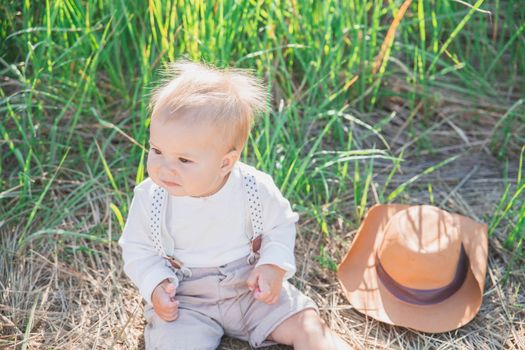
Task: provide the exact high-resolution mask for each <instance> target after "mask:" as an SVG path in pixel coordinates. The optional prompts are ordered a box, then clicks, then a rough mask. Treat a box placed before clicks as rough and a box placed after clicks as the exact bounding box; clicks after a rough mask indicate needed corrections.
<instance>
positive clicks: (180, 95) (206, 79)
mask: <svg viewBox="0 0 525 350" xmlns="http://www.w3.org/2000/svg"><path fill="white" fill-rule="evenodd" d="M163 78H164V79H163V83H162V84H161V85H160V86H159V87H158V88H156V89H155V90H154V91H153V95H152V97H151V100H150V109H151V111H152V118H155V117H156V116H157V115H160V114H161V115H163V116H168V117H169V118H177V119H178V118H184V120H190V121H194V120H196V121H210V122H212V123H214V124H216V125H217V126H218V127H219V128H220V129H222V130H221V131H222V132H223V133H224V137H225V140H226V142H228V143H229V144H228V147H230V148H231V149H236V150H238V151H239V152H240V151H241V150H242V148H243V147H244V144H245V143H246V140H247V139H248V135H249V133H250V129H251V127H252V124H253V120H254V118H255V116H256V115H258V114H260V113H264V112H267V111H268V101H267V100H268V93H267V92H266V89H265V88H264V86H263V85H262V83H261V82H260V81H259V79H257V78H256V77H255V76H254V75H253V73H252V72H251V71H248V70H244V69H237V68H228V69H218V68H216V67H212V66H210V65H205V64H202V63H195V62H191V61H187V60H179V61H176V62H174V63H171V64H169V65H168V66H167V69H166V70H165V71H164V74H163Z"/></svg>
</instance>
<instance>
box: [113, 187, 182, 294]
mask: <svg viewBox="0 0 525 350" xmlns="http://www.w3.org/2000/svg"><path fill="white" fill-rule="evenodd" d="M148 198H149V197H148V193H147V191H146V189H145V188H140V186H139V187H136V188H135V195H134V196H133V200H132V202H131V206H130V208H129V213H128V218H127V220H126V225H125V226H124V232H123V234H122V237H121V238H120V239H119V245H120V247H121V248H122V255H123V259H124V271H125V272H126V274H127V275H128V277H129V278H130V279H131V281H132V282H133V283H134V284H135V285H136V286H137V287H138V289H139V291H140V294H141V295H142V296H143V298H144V299H145V300H146V302H147V303H150V304H151V303H152V294H153V291H154V289H155V288H156V287H157V286H158V285H159V284H160V283H161V282H162V281H164V280H165V279H170V280H171V281H172V282H173V283H174V285H175V287H176V286H178V280H177V277H176V275H175V274H174V273H173V272H172V271H171V270H170V268H169V267H168V266H167V265H166V261H165V259H164V258H162V257H161V256H159V255H158V253H157V251H156V250H155V247H154V245H153V242H152V238H151V231H150V227H149V213H148V210H147V208H148V206H149V201H148Z"/></svg>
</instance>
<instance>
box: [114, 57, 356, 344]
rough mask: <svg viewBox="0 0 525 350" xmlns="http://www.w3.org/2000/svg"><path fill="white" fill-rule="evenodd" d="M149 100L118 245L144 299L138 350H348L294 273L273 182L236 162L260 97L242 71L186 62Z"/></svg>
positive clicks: (284, 215) (292, 219)
mask: <svg viewBox="0 0 525 350" xmlns="http://www.w3.org/2000/svg"><path fill="white" fill-rule="evenodd" d="M171 68H172V69H171V70H170V74H169V75H168V76H167V80H166V82H165V83H164V84H163V85H162V86H161V87H160V88H158V89H157V90H156V91H155V93H154V94H153V95H152V96H153V97H152V100H151V108H152V116H151V124H150V140H149V141H150V151H149V154H148V164H147V170H148V174H149V178H147V179H146V180H144V181H143V182H142V183H140V184H139V185H138V186H136V187H135V191H134V197H133V201H132V203H131V206H130V210H129V214H128V218H127V222H126V225H125V228H124V233H123V235H122V237H121V238H120V240H119V244H120V246H121V248H122V252H123V258H124V270H125V272H126V274H127V275H128V276H129V277H130V279H131V280H132V281H133V283H134V284H135V285H136V286H137V287H138V289H139V291H140V293H141V295H142V296H143V297H144V299H145V300H146V306H145V309H144V315H145V318H146V320H147V322H148V324H147V326H146V328H145V331H144V337H145V344H146V348H147V349H215V348H217V347H218V345H219V343H220V340H221V337H222V336H223V335H224V334H227V335H229V336H231V337H235V338H239V339H242V340H245V341H248V342H249V343H250V345H251V346H252V347H256V348H257V347H262V346H267V345H271V344H276V343H281V344H287V345H292V346H293V347H294V348H296V349H349V348H350V347H349V346H348V345H347V344H346V343H345V342H344V341H343V340H342V339H341V338H340V337H339V336H337V335H336V334H335V333H334V332H332V331H331V330H330V329H329V328H328V327H327V326H326V325H325V323H324V322H323V320H322V319H321V318H320V317H319V311H318V309H317V306H316V305H315V303H314V302H313V301H312V300H311V299H310V298H308V297H307V296H305V295H304V294H302V293H301V292H300V291H299V290H298V289H297V288H295V287H294V286H293V285H292V284H290V283H289V282H288V281H287V280H288V279H289V278H290V277H292V276H293V274H294V273H295V259H294V244H295V235H296V232H295V223H296V222H297V220H298V216H297V214H296V213H294V212H293V211H292V209H291V207H290V204H289V202H288V201H287V200H286V199H285V198H284V197H283V196H282V194H281V193H280V191H279V189H278V188H277V186H276V185H275V184H274V182H273V180H272V178H271V177H270V176H269V175H267V174H265V173H263V172H261V171H258V170H256V169H255V168H253V167H251V166H248V165H246V164H243V163H242V162H240V161H239V157H240V155H241V152H242V150H243V147H244V145H245V143H246V140H247V138H248V135H249V132H250V128H251V125H252V120H253V118H254V116H256V115H257V114H260V113H263V112H265V111H267V93H266V90H265V88H264V87H263V86H262V85H261V84H260V83H259V81H258V80H257V79H256V78H255V77H254V76H252V75H251V74H250V73H249V72H246V71H243V70H238V69H228V70H219V69H217V68H213V67H209V66H205V65H202V64H197V63H192V62H188V61H179V62H177V63H175V64H174V65H173V66H171Z"/></svg>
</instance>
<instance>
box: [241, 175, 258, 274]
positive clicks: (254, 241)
mask: <svg viewBox="0 0 525 350" xmlns="http://www.w3.org/2000/svg"><path fill="white" fill-rule="evenodd" d="M241 174H242V180H243V181H242V182H243V185H244V193H245V194H246V196H247V199H248V200H247V209H248V213H249V214H250V221H251V223H252V229H253V236H252V237H251V252H250V255H249V256H248V263H249V264H250V265H253V264H254V263H255V261H256V260H257V259H258V258H259V256H260V253H259V250H260V249H261V243H262V233H263V221H262V205H261V197H260V195H259V189H258V188H257V182H256V181H255V176H253V175H252V174H250V173H246V172H244V171H241Z"/></svg>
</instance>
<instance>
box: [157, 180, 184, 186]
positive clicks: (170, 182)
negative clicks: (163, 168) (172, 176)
mask: <svg viewBox="0 0 525 350" xmlns="http://www.w3.org/2000/svg"><path fill="white" fill-rule="evenodd" d="M161 181H162V183H163V184H164V185H166V186H168V187H176V186H180V184H178V183H177V182H173V181H166V180H161Z"/></svg>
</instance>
